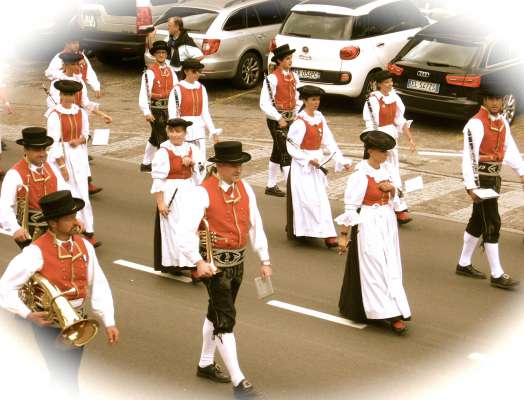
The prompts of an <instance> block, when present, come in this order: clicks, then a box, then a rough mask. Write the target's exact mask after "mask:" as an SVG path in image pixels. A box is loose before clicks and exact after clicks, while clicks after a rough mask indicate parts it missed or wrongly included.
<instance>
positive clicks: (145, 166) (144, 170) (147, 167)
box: [140, 164, 151, 172]
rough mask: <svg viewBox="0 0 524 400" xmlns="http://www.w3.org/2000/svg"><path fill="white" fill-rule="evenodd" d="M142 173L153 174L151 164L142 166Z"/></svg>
mask: <svg viewBox="0 0 524 400" xmlns="http://www.w3.org/2000/svg"><path fill="white" fill-rule="evenodd" d="M140 172H151V164H140Z"/></svg>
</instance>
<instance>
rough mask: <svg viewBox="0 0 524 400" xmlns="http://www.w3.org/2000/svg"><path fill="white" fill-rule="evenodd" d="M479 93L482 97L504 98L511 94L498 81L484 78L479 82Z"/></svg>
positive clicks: (505, 84) (502, 83)
mask: <svg viewBox="0 0 524 400" xmlns="http://www.w3.org/2000/svg"><path fill="white" fill-rule="evenodd" d="M479 93H480V95H481V96H483V97H504V96H506V95H507V94H509V93H511V89H510V88H509V87H508V85H507V83H506V82H504V81H502V80H500V79H495V78H489V77H485V78H484V79H483V80H482V81H481V84H480V91H479Z"/></svg>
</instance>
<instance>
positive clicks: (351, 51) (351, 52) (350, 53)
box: [340, 46, 360, 60]
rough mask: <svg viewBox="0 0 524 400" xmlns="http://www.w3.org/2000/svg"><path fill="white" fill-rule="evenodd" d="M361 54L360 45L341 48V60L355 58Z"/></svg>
mask: <svg viewBox="0 0 524 400" xmlns="http://www.w3.org/2000/svg"><path fill="white" fill-rule="evenodd" d="M359 54H360V47H357V46H347V47H343V48H341V49H340V59H341V60H353V59H354V58H357V57H358V55H359Z"/></svg>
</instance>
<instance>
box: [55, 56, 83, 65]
mask: <svg viewBox="0 0 524 400" xmlns="http://www.w3.org/2000/svg"><path fill="white" fill-rule="evenodd" d="M58 57H60V58H61V60H62V61H63V62H64V64H74V63H77V62H78V61H80V60H81V59H82V58H84V57H83V56H82V54H79V53H60V55H59V56H58Z"/></svg>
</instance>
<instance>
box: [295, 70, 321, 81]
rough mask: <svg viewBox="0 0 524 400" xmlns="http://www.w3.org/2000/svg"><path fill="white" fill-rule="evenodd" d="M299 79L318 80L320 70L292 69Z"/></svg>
mask: <svg viewBox="0 0 524 400" xmlns="http://www.w3.org/2000/svg"><path fill="white" fill-rule="evenodd" d="M294 71H295V72H296V73H297V75H298V77H299V78H300V79H303V80H306V81H318V80H320V71H312V70H310V69H298V68H297V69H295V70H294Z"/></svg>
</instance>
